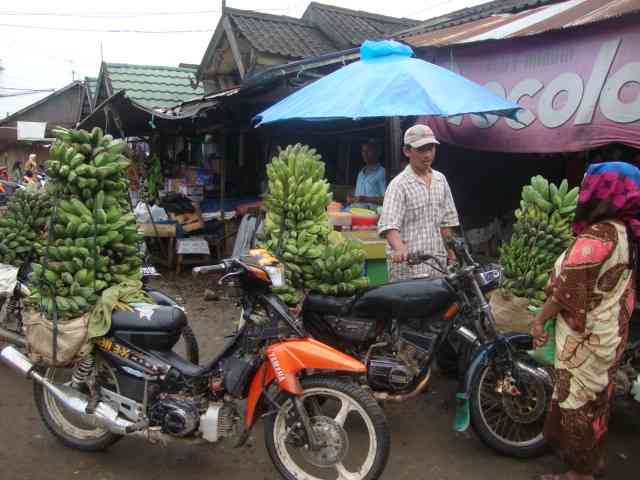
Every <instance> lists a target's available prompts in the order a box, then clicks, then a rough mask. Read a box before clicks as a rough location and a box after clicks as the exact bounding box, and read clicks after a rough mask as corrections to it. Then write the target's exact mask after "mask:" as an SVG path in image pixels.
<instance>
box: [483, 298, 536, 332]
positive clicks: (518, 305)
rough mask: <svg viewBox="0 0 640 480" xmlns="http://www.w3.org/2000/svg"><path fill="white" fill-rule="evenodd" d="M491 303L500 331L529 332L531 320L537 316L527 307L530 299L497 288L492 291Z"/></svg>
mask: <svg viewBox="0 0 640 480" xmlns="http://www.w3.org/2000/svg"><path fill="white" fill-rule="evenodd" d="M489 304H490V305H491V311H492V312H493V317H494V318H495V320H496V326H497V328H498V330H499V331H500V332H502V333H507V332H524V333H529V330H530V326H531V322H533V320H534V319H535V317H536V315H535V313H533V312H530V311H529V310H528V309H527V307H528V306H529V299H527V298H523V297H516V296H515V295H513V294H511V293H509V292H508V291H506V290H497V291H495V292H493V293H492V295H491V300H490V301H489Z"/></svg>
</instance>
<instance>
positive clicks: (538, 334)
mask: <svg viewBox="0 0 640 480" xmlns="http://www.w3.org/2000/svg"><path fill="white" fill-rule="evenodd" d="M531 336H532V337H533V348H540V347H542V346H544V345H545V344H546V343H547V342H548V341H549V332H545V331H544V323H543V322H542V321H540V320H538V319H536V320H534V321H533V323H532V324H531Z"/></svg>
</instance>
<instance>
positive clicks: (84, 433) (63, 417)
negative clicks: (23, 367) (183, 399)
mask: <svg viewBox="0 0 640 480" xmlns="http://www.w3.org/2000/svg"><path fill="white" fill-rule="evenodd" d="M174 351H175V352H176V353H177V354H178V355H180V356H182V357H183V358H185V359H187V360H189V361H190V362H191V363H193V364H194V365H198V361H199V356H200V350H199V347H198V341H197V339H196V336H195V334H194V333H193V330H192V329H191V327H190V326H189V325H186V326H185V327H184V329H183V330H182V335H181V337H180V340H179V341H178V343H177V344H176V345H175V347H174ZM106 368H108V367H106ZM40 371H41V373H42V374H43V375H44V376H45V378H47V379H49V380H51V381H54V382H56V383H65V382H69V381H70V380H71V369H70V368H66V369H65V368H46V369H41V370H40ZM110 377H111V382H112V388H111V389H112V390H113V391H114V392H116V393H119V385H118V381H117V379H116V377H115V375H113V373H112V374H111V375H110ZM33 397H34V401H35V403H36V408H37V409H38V413H39V414H40V418H41V419H42V421H43V423H44V424H45V426H46V427H47V430H49V432H51V434H53V436H54V437H56V438H57V439H58V440H59V441H60V442H61V443H62V444H63V445H65V446H67V447H70V448H75V449H77V450H84V451H87V452H98V451H102V450H105V449H107V448H109V447H110V446H111V445H113V444H114V443H116V442H117V441H118V440H120V439H121V438H122V436H121V435H116V434H114V433H111V432H108V431H107V430H104V429H102V428H96V427H93V426H90V425H87V424H86V423H85V422H82V420H80V419H74V418H73V414H70V413H69V412H66V411H65V409H64V407H62V406H61V405H59V402H58V401H57V400H56V399H55V398H54V397H53V396H52V395H51V394H49V393H48V392H47V390H46V389H45V388H44V387H43V386H42V385H40V384H39V383H36V382H34V384H33Z"/></svg>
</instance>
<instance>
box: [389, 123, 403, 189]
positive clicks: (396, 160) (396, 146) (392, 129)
mask: <svg viewBox="0 0 640 480" xmlns="http://www.w3.org/2000/svg"><path fill="white" fill-rule="evenodd" d="M387 135H388V138H389V148H390V149H391V151H390V152H389V153H390V155H389V160H390V165H389V166H390V167H391V168H390V169H389V170H387V174H390V178H391V177H393V176H395V175H396V174H398V173H399V172H400V160H401V155H402V129H401V127H400V117H391V118H388V119H387Z"/></svg>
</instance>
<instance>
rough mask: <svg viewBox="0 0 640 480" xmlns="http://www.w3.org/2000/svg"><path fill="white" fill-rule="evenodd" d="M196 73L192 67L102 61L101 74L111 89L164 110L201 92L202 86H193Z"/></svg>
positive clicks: (143, 103)
mask: <svg viewBox="0 0 640 480" xmlns="http://www.w3.org/2000/svg"><path fill="white" fill-rule="evenodd" d="M195 74H196V70H195V69H191V68H179V67H163V66H153V65H132V64H127V63H106V62H105V63H104V64H103V70H102V72H101V77H102V76H105V75H106V77H107V79H108V81H109V82H110V85H111V92H114V93H115V92H118V91H120V90H126V92H127V96H128V97H129V98H131V99H132V100H135V101H136V102H138V103H140V104H141V105H144V106H145V107H147V108H152V109H164V108H169V107H173V106H175V105H178V104H179V103H181V102H183V101H185V100H188V99H190V98H193V97H196V96H201V95H203V94H204V90H203V88H202V87H201V86H199V87H198V88H195V89H194V88H193V86H192V80H193V79H194V78H195ZM102 81H104V79H103V80H102Z"/></svg>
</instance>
